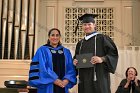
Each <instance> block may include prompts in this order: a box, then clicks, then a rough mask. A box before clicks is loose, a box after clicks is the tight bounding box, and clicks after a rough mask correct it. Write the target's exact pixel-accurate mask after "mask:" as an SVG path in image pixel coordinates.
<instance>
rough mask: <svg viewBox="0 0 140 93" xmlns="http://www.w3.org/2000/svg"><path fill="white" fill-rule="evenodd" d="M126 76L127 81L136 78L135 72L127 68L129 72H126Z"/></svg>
mask: <svg viewBox="0 0 140 93" xmlns="http://www.w3.org/2000/svg"><path fill="white" fill-rule="evenodd" d="M127 75H128V78H129V79H131V80H134V79H135V76H136V72H135V70H134V69H133V68H129V70H128V71H127Z"/></svg>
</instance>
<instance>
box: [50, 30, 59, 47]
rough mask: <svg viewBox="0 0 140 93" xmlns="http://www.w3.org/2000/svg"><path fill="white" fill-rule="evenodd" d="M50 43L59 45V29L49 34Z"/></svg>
mask: <svg viewBox="0 0 140 93" xmlns="http://www.w3.org/2000/svg"><path fill="white" fill-rule="evenodd" d="M49 41H50V45H52V46H55V47H56V46H57V45H58V43H59V42H60V34H59V32H58V31H57V30H53V31H52V32H51V34H50V36H49Z"/></svg>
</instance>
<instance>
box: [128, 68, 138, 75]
mask: <svg viewBox="0 0 140 93" xmlns="http://www.w3.org/2000/svg"><path fill="white" fill-rule="evenodd" d="M130 68H132V69H134V70H135V73H136V76H137V75H138V72H137V70H136V68H134V67H128V68H127V70H126V72H125V76H126V77H127V76H128V74H127V72H128V70H129V69H130Z"/></svg>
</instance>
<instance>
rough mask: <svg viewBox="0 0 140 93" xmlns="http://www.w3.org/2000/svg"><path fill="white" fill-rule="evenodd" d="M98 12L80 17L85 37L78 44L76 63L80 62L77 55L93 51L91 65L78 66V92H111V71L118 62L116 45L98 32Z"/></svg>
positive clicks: (113, 70)
mask: <svg viewBox="0 0 140 93" xmlns="http://www.w3.org/2000/svg"><path fill="white" fill-rule="evenodd" d="M97 16H98V15H96V14H84V15H83V16H81V17H79V20H80V21H82V28H83V30H84V32H85V34H86V35H85V37H84V39H82V40H81V41H79V42H78V43H77V45H76V50H75V56H74V61H73V63H74V65H75V66H77V65H78V63H80V62H79V61H78V60H79V59H77V57H76V56H78V55H82V54H87V56H88V54H89V53H92V54H93V56H92V57H91V59H90V62H91V65H92V66H93V67H91V65H90V66H89V67H84V66H83V65H81V66H80V67H77V72H78V75H79V84H78V93H111V90H110V73H114V72H115V70H116V66H117V62H118V51H117V48H116V45H115V44H114V42H113V41H112V40H111V38H109V37H108V36H106V35H103V34H100V33H98V32H96V30H95V28H96V25H95V20H94V18H95V17H97ZM82 58H83V57H82Z"/></svg>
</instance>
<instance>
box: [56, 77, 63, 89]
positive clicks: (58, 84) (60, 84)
mask: <svg viewBox="0 0 140 93" xmlns="http://www.w3.org/2000/svg"><path fill="white" fill-rule="evenodd" d="M54 84H55V85H57V86H59V87H62V88H64V87H65V86H64V85H63V81H62V80H60V79H56V80H55V81H54Z"/></svg>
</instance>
